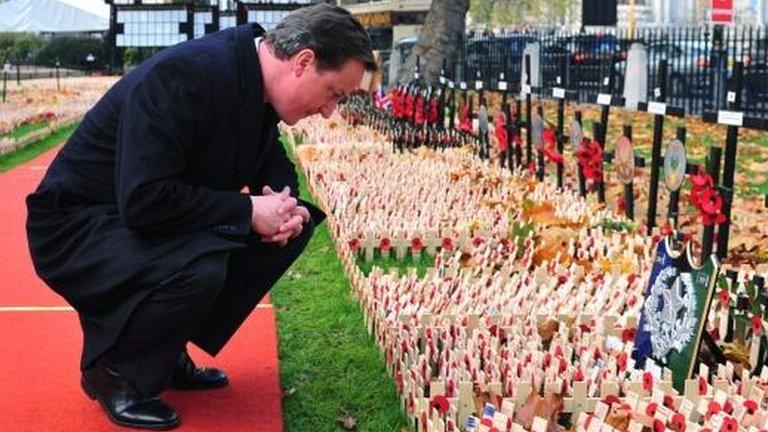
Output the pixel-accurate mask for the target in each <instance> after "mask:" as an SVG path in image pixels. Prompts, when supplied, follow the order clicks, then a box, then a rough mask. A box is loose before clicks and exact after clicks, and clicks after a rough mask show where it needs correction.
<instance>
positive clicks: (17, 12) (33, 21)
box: [0, 0, 109, 33]
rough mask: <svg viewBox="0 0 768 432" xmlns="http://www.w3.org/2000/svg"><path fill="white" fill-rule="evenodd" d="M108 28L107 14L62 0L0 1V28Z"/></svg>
mask: <svg viewBox="0 0 768 432" xmlns="http://www.w3.org/2000/svg"><path fill="white" fill-rule="evenodd" d="M108 29H109V19H108V18H106V17H103V16H99V15H96V14H94V13H91V12H89V11H86V10H83V9H80V8H78V7H75V6H72V5H70V4H68V3H65V2H62V1H59V0H8V1H5V2H3V3H0V32H31V33H74V32H101V31H106V30H108Z"/></svg>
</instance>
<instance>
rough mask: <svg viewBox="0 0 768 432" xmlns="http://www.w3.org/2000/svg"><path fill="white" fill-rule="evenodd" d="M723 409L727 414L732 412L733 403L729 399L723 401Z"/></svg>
mask: <svg viewBox="0 0 768 432" xmlns="http://www.w3.org/2000/svg"><path fill="white" fill-rule="evenodd" d="M723 411H725V412H726V413H728V414H733V405H732V404H731V401H729V400H727V401H725V404H723Z"/></svg>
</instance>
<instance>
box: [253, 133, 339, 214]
mask: <svg viewBox="0 0 768 432" xmlns="http://www.w3.org/2000/svg"><path fill="white" fill-rule="evenodd" d="M264 186H269V187H270V188H271V189H272V190H273V191H275V192H279V191H281V190H282V189H283V187H285V186H288V187H290V188H291V195H292V196H293V197H295V198H299V177H298V174H296V166H295V165H294V164H293V162H291V160H290V159H289V158H288V155H287V154H286V153H285V149H284V148H283V145H282V143H281V142H280V140H279V138H278V132H277V128H274V134H273V136H272V139H271V140H270V142H269V147H268V150H267V154H266V156H265V158H264V163H263V164H262V168H261V169H260V170H259V172H257V173H255V174H254V176H253V178H252V179H251V180H250V181H249V182H248V189H249V190H250V191H251V193H253V194H261V189H262V188H263V187H264ZM299 201H300V204H301V205H303V206H304V207H306V208H307V210H308V211H309V214H310V216H311V217H312V220H313V221H314V223H315V225H319V224H320V222H322V221H323V220H325V213H324V212H323V211H322V210H320V209H319V208H317V207H316V206H315V205H314V204H312V203H310V202H307V201H305V200H303V199H300V198H299Z"/></svg>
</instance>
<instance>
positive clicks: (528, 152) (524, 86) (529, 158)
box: [518, 54, 539, 165]
mask: <svg viewBox="0 0 768 432" xmlns="http://www.w3.org/2000/svg"><path fill="white" fill-rule="evenodd" d="M523 62H524V68H525V69H524V70H525V82H522V83H520V91H521V93H522V94H524V95H525V132H526V133H525V164H526V165H530V163H531V162H533V136H532V135H531V94H533V93H538V92H539V89H537V88H533V87H531V55H530V54H526V55H525V58H524V59H523ZM518 113H519V111H518ZM518 115H519V114H518Z"/></svg>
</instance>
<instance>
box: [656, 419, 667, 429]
mask: <svg viewBox="0 0 768 432" xmlns="http://www.w3.org/2000/svg"><path fill="white" fill-rule="evenodd" d="M666 429H667V426H666V425H665V424H664V422H663V421H661V420H654V421H653V432H664V431H665V430H666Z"/></svg>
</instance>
